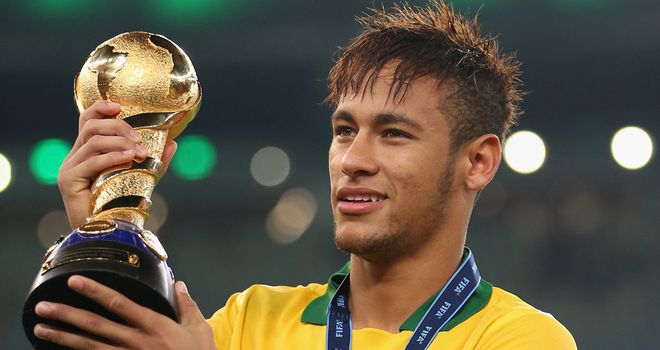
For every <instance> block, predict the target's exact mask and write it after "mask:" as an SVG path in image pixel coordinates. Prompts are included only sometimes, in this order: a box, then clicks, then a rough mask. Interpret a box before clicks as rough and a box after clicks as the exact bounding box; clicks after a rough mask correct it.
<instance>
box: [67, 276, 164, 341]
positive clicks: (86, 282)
mask: <svg viewBox="0 0 660 350" xmlns="http://www.w3.org/2000/svg"><path fill="white" fill-rule="evenodd" d="M68 285H69V288H71V289H73V290H74V291H75V292H77V293H79V294H81V295H83V296H85V297H87V298H89V299H91V300H92V301H94V302H96V303H97V304H99V305H101V306H102V307H103V308H105V309H106V310H108V311H110V312H112V313H114V314H116V315H117V316H119V317H121V318H123V319H124V320H125V321H126V322H128V323H129V324H132V325H136V326H141V328H143V329H148V328H152V327H157V325H156V321H155V320H156V319H157V318H162V319H164V320H167V321H170V322H172V321H171V320H170V319H169V318H167V317H166V316H163V315H160V314H158V313H156V312H155V311H153V310H151V309H148V308H146V307H143V306H141V305H138V304H136V303H135V302H133V301H132V300H130V299H128V298H127V297H125V296H124V295H122V294H120V293H119V292H117V291H115V290H113V289H111V288H109V287H106V286H104V285H102V284H100V283H98V282H96V281H94V280H91V279H89V278H86V277H83V276H72V277H70V278H69V280H68Z"/></svg>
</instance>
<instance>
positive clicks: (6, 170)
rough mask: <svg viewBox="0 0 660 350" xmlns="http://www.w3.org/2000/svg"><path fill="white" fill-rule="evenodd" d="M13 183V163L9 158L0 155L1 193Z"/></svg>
mask: <svg viewBox="0 0 660 350" xmlns="http://www.w3.org/2000/svg"><path fill="white" fill-rule="evenodd" d="M10 183H11V163H10V162H9V159H7V157H6V156H5V155H4V154H2V153H0V192H2V191H4V190H5V189H7V187H9V184H10Z"/></svg>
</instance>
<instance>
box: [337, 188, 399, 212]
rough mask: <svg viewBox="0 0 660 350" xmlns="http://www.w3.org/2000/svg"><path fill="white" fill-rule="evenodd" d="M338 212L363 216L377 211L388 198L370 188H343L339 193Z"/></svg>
mask: <svg viewBox="0 0 660 350" xmlns="http://www.w3.org/2000/svg"><path fill="white" fill-rule="evenodd" d="M336 198H337V210H338V211H339V212H340V213H342V214H347V215H361V214H367V213H371V212H373V211H375V210H377V209H378V208H379V207H380V206H381V205H382V204H383V202H384V201H385V200H386V199H387V198H388V197H387V195H386V194H384V193H380V192H378V191H374V190H371V189H368V188H346V187H344V188H341V189H340V190H339V191H338V192H337V197H336Z"/></svg>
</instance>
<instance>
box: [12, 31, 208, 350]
mask: <svg viewBox="0 0 660 350" xmlns="http://www.w3.org/2000/svg"><path fill="white" fill-rule="evenodd" d="M74 94H75V100H76V104H77V106H78V110H79V111H80V112H82V111H83V110H85V109H87V108H88V107H89V106H91V105H92V104H93V103H94V102H95V101H97V100H100V99H104V100H111V101H113V102H116V103H119V104H120V105H121V106H122V107H121V112H120V113H119V115H117V118H121V119H123V120H124V121H126V122H127V123H128V124H130V125H131V126H132V127H133V128H134V129H135V130H136V131H137V132H138V133H139V134H140V136H141V138H142V145H143V146H144V147H145V148H146V149H147V151H148V154H149V155H148V157H147V158H146V159H145V160H143V161H142V162H136V161H133V163H132V164H131V166H130V168H128V169H119V170H117V169H108V170H106V171H104V172H103V173H101V174H100V175H99V176H98V178H97V179H96V181H95V182H94V183H93V184H92V186H91V192H92V197H91V199H90V203H89V215H90V217H89V219H88V222H87V223H86V224H84V225H82V226H80V227H79V228H77V229H76V230H74V231H73V232H72V233H70V234H69V235H68V236H66V237H64V236H62V237H61V238H60V239H59V240H58V241H57V242H55V244H54V245H53V246H52V247H51V248H50V249H48V251H47V252H46V255H45V257H44V260H43V263H42V266H41V270H40V271H39V274H38V275H37V278H36V279H35V281H34V284H33V285H32V288H31V290H30V293H29V294H28V297H27V300H26V302H25V306H24V310H23V326H24V329H25V331H26V334H27V335H28V338H30V341H31V342H32V344H33V346H34V347H35V348H36V349H60V348H61V347H59V346H56V345H53V344H51V343H49V342H46V341H43V340H40V339H38V338H36V337H35V336H34V334H33V329H34V326H35V325H36V324H37V323H50V324H53V325H55V326H58V327H63V328H70V326H66V325H64V324H56V323H55V322H54V321H50V320H47V319H43V318H40V317H38V316H37V315H36V314H35V313H34V307H35V305H36V304H37V303H38V302H39V301H42V300H49V301H54V302H60V303H65V304H69V305H72V306H75V307H78V308H83V309H87V310H90V311H92V312H94V313H97V314H99V315H102V316H104V317H106V318H108V319H111V320H114V321H116V322H119V323H123V321H122V320H121V319H119V318H118V317H117V316H116V315H113V314H111V313H109V312H108V311H106V310H105V309H103V308H102V307H100V306H99V305H97V304H95V303H94V302H92V301H90V300H87V299H86V298H84V297H82V296H80V295H77V294H75V293H74V292H72V291H71V290H70V289H69V288H68V287H67V279H68V278H69V277H70V276H71V275H74V274H79V275H84V276H87V277H90V278H92V279H95V280H97V281H99V282H101V283H103V284H106V285H108V286H110V287H112V288H113V289H115V290H117V291H119V292H120V293H122V294H124V295H126V296H127V297H129V298H130V299H132V300H134V301H135V302H137V303H139V304H141V305H143V306H146V307H149V308H151V309H153V310H156V311H158V312H160V313H162V314H164V315H167V316H169V317H170V318H172V319H174V320H177V315H176V311H175V310H176V305H175V304H174V291H173V284H174V276H173V274H172V271H171V269H170V268H169V267H168V266H167V263H166V260H167V253H166V252H165V250H164V249H163V247H162V245H161V244H160V242H159V241H158V238H157V237H156V236H155V235H154V234H153V233H151V232H150V231H148V230H145V229H144V222H145V220H146V218H147V216H148V215H149V214H148V210H149V206H150V204H151V201H150V198H151V194H152V192H153V189H154V186H155V185H156V183H157V182H158V180H159V178H160V175H161V168H162V162H161V160H160V159H161V156H162V153H163V149H164V147H165V142H166V141H167V139H173V138H175V137H177V136H178V135H179V134H180V133H181V132H182V131H183V130H184V129H185V127H186V125H187V124H188V123H189V122H190V121H191V120H192V119H193V118H194V117H195V114H196V113H197V111H198V109H199V106H200V101H201V96H202V94H201V88H200V86H199V82H198V81H197V75H196V73H195V69H194V68H193V65H192V63H191V62H190V59H189V58H188V56H186V54H185V53H184V52H183V50H181V48H179V47H178V46H177V45H176V44H174V43H173V42H172V41H170V40H169V39H167V38H165V37H163V36H160V35H156V34H151V33H146V32H129V33H123V34H120V35H118V36H116V37H114V38H112V39H110V40H108V41H106V42H104V43H102V44H101V45H99V46H98V47H97V48H96V49H95V50H94V51H93V52H92V53H91V55H90V56H89V58H88V59H87V61H86V62H85V64H84V66H83V68H82V70H81V72H80V74H79V75H78V76H77V77H76V79H75V86H74Z"/></svg>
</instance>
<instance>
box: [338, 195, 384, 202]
mask: <svg viewBox="0 0 660 350" xmlns="http://www.w3.org/2000/svg"><path fill="white" fill-rule="evenodd" d="M386 198H387V197H386V196H384V195H349V196H344V197H339V200H340V201H342V202H351V203H365V202H381V201H384V200H385V199H386Z"/></svg>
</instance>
